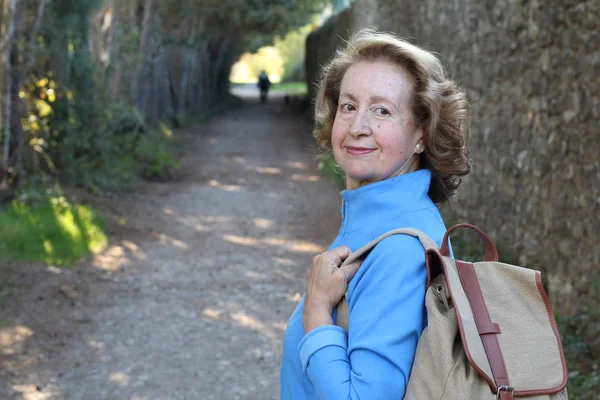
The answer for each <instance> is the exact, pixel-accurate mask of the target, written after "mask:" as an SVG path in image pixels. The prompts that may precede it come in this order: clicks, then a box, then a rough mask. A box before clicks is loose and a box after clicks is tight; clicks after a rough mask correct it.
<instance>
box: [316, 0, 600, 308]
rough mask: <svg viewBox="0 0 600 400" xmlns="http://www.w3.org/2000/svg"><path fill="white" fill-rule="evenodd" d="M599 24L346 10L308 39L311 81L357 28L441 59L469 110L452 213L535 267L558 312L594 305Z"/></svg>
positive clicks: (586, 9)
mask: <svg viewBox="0 0 600 400" xmlns="http://www.w3.org/2000/svg"><path fill="white" fill-rule="evenodd" d="M598 15H600V2H598V1H597V0H588V1H571V0H544V1H542V0H529V1H514V0H501V1H497V0H462V1H442V0H437V1H436V0H423V1H420V2H416V1H409V0H399V1H381V0H379V1H373V0H356V2H355V4H354V5H353V7H352V8H351V9H349V10H347V11H345V12H344V13H342V14H340V15H338V16H337V17H336V18H335V19H333V20H331V21H330V22H329V23H328V24H327V25H325V26H324V27H322V28H321V29H320V30H318V31H316V32H314V33H313V34H312V35H311V36H310V37H309V39H308V41H307V75H308V77H307V79H308V80H309V82H314V81H316V80H317V71H318V65H322V64H324V63H325V62H326V60H327V59H328V58H329V57H330V56H331V55H332V54H333V49H335V47H336V46H338V45H340V44H341V38H340V37H339V36H341V37H343V38H346V37H348V33H352V32H355V31H356V30H357V29H358V28H360V27H365V26H373V27H376V28H378V29H380V30H385V31H393V32H395V33H397V34H399V35H401V36H404V37H407V38H409V39H410V40H412V41H413V42H415V43H417V44H419V45H421V46H423V47H425V48H427V49H429V50H433V51H436V52H437V53H439V55H440V57H441V59H442V60H443V62H444V64H445V65H446V67H447V69H448V71H449V72H450V74H451V75H452V76H453V77H454V79H455V80H456V81H457V82H458V83H459V85H460V86H461V87H463V88H464V89H465V91H466V92H467V93H468V95H469V98H470V99H471V102H472V125H471V138H470V142H469V143H470V144H469V147H470V151H471V158H472V160H473V172H472V173H471V175H470V176H469V177H468V179H467V180H466V182H465V185H464V186H463V187H462V189H461V191H460V194H459V196H458V197H457V199H456V200H455V201H454V204H455V208H456V209H457V211H458V213H459V214H460V216H461V219H464V220H466V221H469V222H472V223H474V224H476V225H479V226H480V227H482V228H483V229H484V230H486V231H487V232H488V233H490V234H491V235H492V237H493V238H495V239H496V241H497V242H498V243H499V244H500V245H501V246H503V247H504V248H505V249H507V250H508V251H509V252H510V253H512V254H514V255H515V256H517V257H518V259H519V262H520V263H521V264H522V265H526V266H530V267H532V268H536V269H541V270H542V271H543V272H544V276H545V278H546V280H547V283H548V288H549V291H550V293H551V296H552V298H553V300H554V301H555V302H556V303H560V307H561V310H562V311H563V312H566V313H571V312H573V311H575V310H576V309H577V308H578V306H581V305H582V303H588V304H593V302H590V300H591V301H598V299H599V298H600V294H599V293H598V291H599V290H600V289H599V286H600V273H599V272H598V271H599V270H600V268H599V267H600V18H598ZM581 299H587V300H588V301H586V302H582V301H581Z"/></svg>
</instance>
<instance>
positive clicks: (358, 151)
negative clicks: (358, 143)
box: [346, 146, 375, 156]
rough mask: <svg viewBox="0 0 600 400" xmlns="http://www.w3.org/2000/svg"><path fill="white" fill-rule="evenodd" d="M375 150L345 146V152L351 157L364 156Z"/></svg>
mask: <svg viewBox="0 0 600 400" xmlns="http://www.w3.org/2000/svg"><path fill="white" fill-rule="evenodd" d="M374 150H375V149H372V148H368V147H354V146H346V152H348V154H350V155H352V156H362V155H365V154H369V153H371V152H372V151H374Z"/></svg>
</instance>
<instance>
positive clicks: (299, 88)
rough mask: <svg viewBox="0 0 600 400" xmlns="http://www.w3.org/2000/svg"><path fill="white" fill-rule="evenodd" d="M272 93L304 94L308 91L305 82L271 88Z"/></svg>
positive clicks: (276, 85)
mask: <svg viewBox="0 0 600 400" xmlns="http://www.w3.org/2000/svg"><path fill="white" fill-rule="evenodd" d="M271 91H273V92H286V93H287V94H306V93H308V89H307V87H306V82H284V83H276V84H274V85H273V86H271Z"/></svg>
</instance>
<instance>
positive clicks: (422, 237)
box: [335, 228, 439, 331]
mask: <svg viewBox="0 0 600 400" xmlns="http://www.w3.org/2000/svg"><path fill="white" fill-rule="evenodd" d="M392 235H410V236H414V237H416V238H417V239H419V241H420V242H421V244H422V245H423V248H424V249H425V251H427V250H429V249H435V250H439V246H438V245H437V244H436V243H435V241H434V240H433V239H432V238H430V237H429V236H427V235H426V234H425V233H423V232H421V231H420V230H418V229H413V228H399V229H393V230H391V231H389V232H386V233H384V234H383V235H381V236H379V237H378V238H377V239H374V240H372V241H370V242H369V243H367V244H365V245H364V246H363V247H361V248H360V249H358V250H356V251H355V252H353V253H352V254H350V255H349V256H348V258H346V260H345V261H344V262H343V263H342V265H341V266H345V265H348V264H350V263H353V262H354V261H356V260H358V259H360V258H362V257H366V255H367V254H368V253H369V252H370V251H371V250H372V249H373V248H374V247H375V246H376V245H377V244H378V243H379V242H381V241H382V240H383V239H385V238H388V237H390V236H392ZM428 274H429V271H428ZM429 279H430V278H429V277H428V281H429ZM348 319H349V310H348V303H347V302H346V296H344V297H342V300H341V301H340V302H339V303H338V305H337V313H336V320H335V324H336V325H337V326H340V327H342V328H344V329H345V330H346V331H348Z"/></svg>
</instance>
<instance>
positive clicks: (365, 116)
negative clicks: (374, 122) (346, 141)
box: [350, 110, 371, 137]
mask: <svg viewBox="0 0 600 400" xmlns="http://www.w3.org/2000/svg"><path fill="white" fill-rule="evenodd" d="M370 122H371V121H370V118H369V113H368V111H366V110H364V111H358V112H357V113H356V114H355V115H354V118H353V119H352V123H351V124H350V134H351V135H352V136H355V137H358V136H363V135H370V134H371V126H370Z"/></svg>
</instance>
